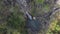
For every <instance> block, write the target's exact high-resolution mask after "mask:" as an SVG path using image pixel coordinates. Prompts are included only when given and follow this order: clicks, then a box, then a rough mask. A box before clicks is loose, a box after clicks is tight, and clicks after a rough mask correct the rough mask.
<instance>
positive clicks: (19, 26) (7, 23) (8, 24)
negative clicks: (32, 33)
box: [0, 0, 60, 34]
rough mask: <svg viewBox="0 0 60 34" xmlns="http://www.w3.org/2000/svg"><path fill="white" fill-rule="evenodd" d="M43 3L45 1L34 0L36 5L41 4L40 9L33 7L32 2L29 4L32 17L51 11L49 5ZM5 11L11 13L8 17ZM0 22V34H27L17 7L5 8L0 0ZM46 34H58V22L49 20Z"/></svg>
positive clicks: (23, 20) (59, 21)
mask: <svg viewBox="0 0 60 34" xmlns="http://www.w3.org/2000/svg"><path fill="white" fill-rule="evenodd" d="M44 1H45V0H36V4H37V5H38V4H41V5H40V6H41V7H36V6H34V2H32V3H31V5H32V8H31V14H32V15H33V16H37V15H42V14H44V13H45V11H46V13H48V12H49V11H50V10H51V9H50V7H51V6H50V5H49V4H44ZM5 10H6V11H5ZM23 10H24V9H23ZM7 11H8V12H9V11H10V12H11V13H10V12H9V13H10V15H8V14H9V13H7ZM6 15H7V16H6ZM5 17H7V18H5ZM58 17H60V16H58ZM56 18H57V17H56ZM51 19H52V18H51ZM0 20H1V21H0V23H1V24H0V34H22V33H23V34H27V32H26V29H25V28H24V26H25V23H26V20H25V18H24V14H23V13H22V12H21V11H20V8H19V6H18V5H16V6H15V7H13V6H8V7H7V6H4V4H3V3H2V0H0ZM47 34H60V20H58V19H53V20H51V24H50V26H49V29H48V32H47Z"/></svg>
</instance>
